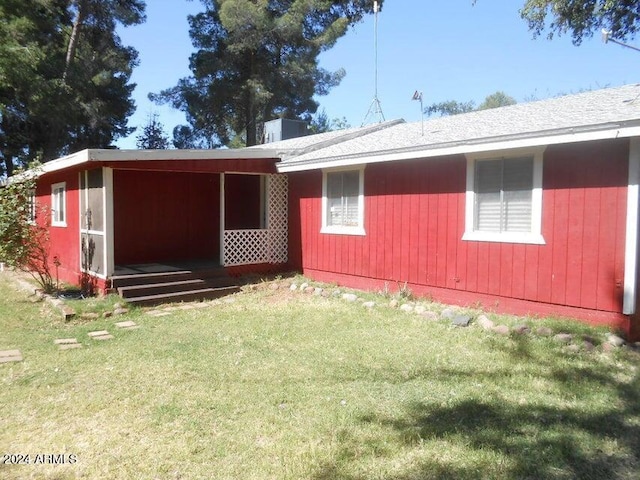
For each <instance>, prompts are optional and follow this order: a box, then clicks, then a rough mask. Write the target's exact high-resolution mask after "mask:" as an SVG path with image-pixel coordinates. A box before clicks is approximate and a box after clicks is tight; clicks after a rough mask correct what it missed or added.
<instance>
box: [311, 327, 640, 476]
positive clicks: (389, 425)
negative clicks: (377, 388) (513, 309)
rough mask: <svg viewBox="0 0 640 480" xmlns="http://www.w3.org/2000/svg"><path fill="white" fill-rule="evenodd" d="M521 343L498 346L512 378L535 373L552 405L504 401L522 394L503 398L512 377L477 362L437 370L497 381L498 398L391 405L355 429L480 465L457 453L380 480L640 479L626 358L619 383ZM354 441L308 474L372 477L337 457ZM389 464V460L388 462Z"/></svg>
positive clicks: (592, 366)
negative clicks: (451, 449)
mask: <svg viewBox="0 0 640 480" xmlns="http://www.w3.org/2000/svg"><path fill="white" fill-rule="evenodd" d="M528 342H529V340H528V339H527V338H526V337H524V338H517V339H512V340H508V341H505V342H504V343H502V348H503V349H504V350H505V351H506V352H507V353H508V354H509V355H510V357H511V359H512V361H513V362H514V365H515V364H516V363H517V364H518V366H519V368H520V369H521V370H520V372H519V373H518V375H521V376H522V377H523V378H528V376H530V378H531V379H533V378H535V377H537V378H540V379H543V380H544V381H545V382H546V383H547V384H551V385H552V387H553V388H552V390H553V391H554V392H555V393H554V394H553V395H554V397H555V398H554V399H553V401H549V402H545V401H544V397H538V399H537V400H532V401H527V402H522V401H521V399H520V400H519V399H517V398H511V397H516V396H518V397H521V395H519V394H520V393H522V392H524V391H525V390H522V392H521V391H519V389H516V392H515V393H516V394H512V395H510V392H509V390H508V384H507V383H503V382H504V378H505V377H509V376H513V374H512V372H510V371H507V369H503V370H500V369H498V370H496V369H494V370H492V371H490V372H489V371H487V370H483V368H482V366H476V367H475V368H473V369H469V370H464V369H460V370H456V369H440V370H439V371H438V374H439V375H444V376H448V377H449V378H451V379H454V381H460V382H465V381H468V379H470V378H475V379H476V380H477V381H480V382H483V383H484V384H491V385H492V386H496V385H497V386H501V385H505V390H504V395H500V394H496V395H494V396H491V395H488V396H487V395H485V396H481V397H476V396H474V395H466V396H462V397H460V398H458V399H455V400H451V401H433V402H429V401H428V400H426V401H424V402H418V403H409V404H407V405H405V406H404V407H402V406H400V408H402V410H401V411H400V412H398V413H397V414H394V415H391V416H382V415H379V414H375V413H374V414H370V415H365V416H362V417H361V418H360V422H361V425H363V426H365V427H366V426H367V425H369V426H371V427H374V428H382V430H383V431H385V432H386V435H387V439H391V441H393V442H396V444H399V445H400V447H399V449H398V450H397V451H400V452H402V451H403V452H404V453H405V454H406V453H407V452H409V451H411V450H412V449H416V451H417V449H419V448H422V446H424V445H425V444H426V445H428V444H430V442H433V443H432V444H433V445H436V444H437V445H451V446H455V450H457V452H460V451H463V452H468V455H469V458H471V459H473V458H479V459H480V460H478V462H477V464H474V465H473V467H469V461H463V460H468V459H466V458H463V457H462V456H460V455H465V453H462V454H460V453H455V454H454V455H459V456H458V457H457V458H458V459H459V460H458V461H456V460H455V458H456V457H455V456H453V457H451V458H453V461H451V462H450V463H444V462H442V461H439V460H438V459H434V460H429V459H426V458H424V457H425V456H426V455H423V457H422V458H421V457H417V458H418V459H417V460H415V461H413V462H412V463H411V464H410V466H408V467H406V468H405V469H404V470H402V471H401V472H400V473H398V474H396V475H395V476H393V475H392V476H385V477H384V478H390V479H392V480H408V479H417V478H420V479H427V478H444V479H448V478H451V479H454V478H455V479H476V478H477V479H480V478H505V479H511V478H518V479H541V478H545V479H546V478H557V479H637V478H640V477H639V473H638V472H639V471H640V398H639V395H640V377H639V376H638V373H637V370H635V371H631V369H632V368H634V367H632V362H629V364H628V365H627V367H628V369H629V370H628V371H629V372H630V373H629V374H628V375H623V376H622V377H624V378H626V380H621V379H620V378H621V377H620V376H619V375H617V374H616V371H617V369H616V368H614V367H612V366H610V365H608V364H607V363H606V362H599V361H597V360H596V359H595V358H594V359H593V361H590V360H591V359H592V358H593V357H589V356H586V355H585V357H581V358H577V357H576V361H575V362H571V361H567V355H566V354H565V353H563V352H562V349H561V347H555V348H552V349H550V350H547V351H546V353H545V354H540V353H539V350H537V349H535V348H530V346H529V345H528ZM594 355H596V354H594ZM580 360H581V361H580ZM618 373H619V372H618ZM455 379H457V380H455ZM425 380H427V381H435V378H431V379H429V378H425ZM558 392H559V393H558ZM425 397H427V398H428V393H426V395H425ZM440 400H442V399H440ZM585 402H586V403H585ZM584 405H588V407H586V408H585V407H584ZM357 441H358V440H357V439H353V438H352V439H350V440H349V441H348V442H345V443H343V444H342V445H340V449H341V450H339V451H340V452H341V453H340V454H338V455H337V458H335V460H336V461H335V462H334V463H332V464H330V465H329V464H327V465H324V466H322V467H321V468H320V469H319V471H318V472H317V475H316V476H315V477H313V478H315V479H317V480H321V479H342V480H360V479H364V478H371V477H365V476H354V475H353V474H352V473H348V472H352V471H353V470H352V469H350V468H349V463H348V462H347V461H345V459H344V458H340V457H341V456H344V452H345V451H346V452H348V451H349V450H350V449H351V450H353V449H354V448H355V447H354V444H355V443H357ZM380 441H381V442H382V441H383V440H382V439H381V440H380ZM441 448H446V447H441ZM478 452H481V453H480V454H479V456H476V457H474V456H473V455H478ZM402 456H403V457H404V454H402ZM420 458H421V460H420ZM500 459H502V460H503V461H501V460H500ZM388 460H389V462H390V463H391V462H393V461H394V459H393V458H392V456H388ZM472 463H473V461H472ZM376 478H382V477H376Z"/></svg>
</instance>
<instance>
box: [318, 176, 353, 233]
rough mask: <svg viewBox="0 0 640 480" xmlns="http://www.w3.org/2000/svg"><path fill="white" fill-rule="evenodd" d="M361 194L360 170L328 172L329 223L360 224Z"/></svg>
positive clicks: (344, 225) (350, 225)
mask: <svg viewBox="0 0 640 480" xmlns="http://www.w3.org/2000/svg"><path fill="white" fill-rule="evenodd" d="M359 195H360V172H359V171H358V170H352V171H346V172H331V173H327V212H326V215H327V219H326V220H327V225H328V226H342V227H355V226H358V219H359V215H358V212H359V206H358V201H359Z"/></svg>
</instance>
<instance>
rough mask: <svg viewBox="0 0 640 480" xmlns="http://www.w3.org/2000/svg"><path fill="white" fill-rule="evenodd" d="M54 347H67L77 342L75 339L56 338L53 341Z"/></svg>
mask: <svg viewBox="0 0 640 480" xmlns="http://www.w3.org/2000/svg"><path fill="white" fill-rule="evenodd" d="M53 343H54V344H56V345H69V344H72V343H78V340H77V339H75V338H58V339H56V340H54V341H53Z"/></svg>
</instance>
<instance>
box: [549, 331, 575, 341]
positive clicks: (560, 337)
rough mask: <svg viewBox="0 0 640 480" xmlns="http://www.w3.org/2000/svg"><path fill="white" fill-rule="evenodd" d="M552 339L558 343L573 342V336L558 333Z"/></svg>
mask: <svg viewBox="0 0 640 480" xmlns="http://www.w3.org/2000/svg"><path fill="white" fill-rule="evenodd" d="M553 339H554V340H555V341H557V342H560V343H571V342H572V341H573V335H571V334H570V333H558V334H557V335H554V336H553Z"/></svg>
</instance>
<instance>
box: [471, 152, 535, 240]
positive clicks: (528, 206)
mask: <svg viewBox="0 0 640 480" xmlns="http://www.w3.org/2000/svg"><path fill="white" fill-rule="evenodd" d="M474 184H475V209H474V213H475V215H474V230H476V231H481V232H530V231H531V215H532V191H533V158H532V157H524V158H509V159H497V160H479V161H477V162H476V163H475V182H474Z"/></svg>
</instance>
